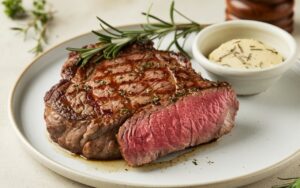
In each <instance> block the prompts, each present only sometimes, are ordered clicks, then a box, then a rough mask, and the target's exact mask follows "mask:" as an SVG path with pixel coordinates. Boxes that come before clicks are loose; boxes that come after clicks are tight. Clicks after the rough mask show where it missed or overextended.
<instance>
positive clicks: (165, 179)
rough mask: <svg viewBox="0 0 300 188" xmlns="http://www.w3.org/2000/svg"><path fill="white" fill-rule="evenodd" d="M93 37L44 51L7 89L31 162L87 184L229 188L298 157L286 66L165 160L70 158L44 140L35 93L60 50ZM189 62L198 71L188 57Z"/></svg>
mask: <svg viewBox="0 0 300 188" xmlns="http://www.w3.org/2000/svg"><path fill="white" fill-rule="evenodd" d="M128 27H129V26H127V28H128ZM131 27H133V26H131ZM125 28H126V27H125ZM167 40H169V39H167ZM95 41H96V37H95V36H94V35H93V34H90V33H89V34H84V35H81V36H79V37H76V38H73V39H71V40H68V41H66V42H64V43H62V44H60V45H58V46H56V47H54V48H53V49H51V50H49V51H47V52H46V53H44V54H43V55H41V56H40V57H38V58H37V59H36V60H34V61H33V63H32V64H31V65H29V67H27V68H26V70H25V71H24V72H23V73H22V74H21V76H20V78H19V79H18V81H17V82H16V85H15V87H14V89H13V91H12V94H11V99H10V106H9V108H10V110H9V111H10V116H11V120H12V122H13V124H14V125H15V130H16V132H17V134H18V136H19V138H20V139H21V140H22V142H23V144H25V146H26V148H27V149H28V151H30V153H31V154H33V156H34V157H35V158H36V159H37V160H39V161H40V162H41V163H43V164H44V165H46V166H47V167H49V168H50V169H52V170H54V171H55V172H57V173H59V174H61V175H63V176H65V177H68V178H70V179H73V180H75V181H78V182H81V183H84V184H87V185H91V186H100V185H101V184H102V183H103V182H106V183H114V184H123V185H132V186H148V187H174V186H177V187H178V186H196V185H198V186H207V185H212V186H214V187H230V186H239V185H245V184H247V183H250V182H253V181H256V180H259V179H262V178H264V177H267V176H269V175H271V174H273V173H275V172H276V171H278V170H280V169H282V168H283V167H285V166H286V165H287V164H288V163H291V162H292V161H293V159H295V158H296V157H297V156H298V155H299V153H300V152H298V151H299V148H300V136H299V134H300V82H299V81H300V73H299V70H298V71H293V70H290V71H288V72H287V73H286V74H285V75H284V76H283V77H282V79H281V80H280V81H279V82H278V83H276V85H274V86H273V87H272V88H270V89H269V90H267V91H266V92H264V93H262V94H259V95H255V96H250V97H239V101H240V110H239V111H238V115H237V121H236V127H235V128H234V129H233V130H232V132H231V133H230V134H228V135H225V136H224V137H222V138H221V139H219V140H218V141H217V142H214V143H211V144H206V145H202V146H200V147H198V148H197V149H195V150H194V151H190V152H188V153H186V154H184V155H183V156H181V157H178V158H175V159H173V160H172V161H171V162H161V163H156V164H154V165H149V166H146V167H141V168H130V167H128V166H126V164H125V163H124V162H123V161H113V162H101V161H99V162H95V161H94V162H93V161H86V160H83V159H81V158H80V157H75V156H72V155H70V154H69V153H67V152H66V151H64V150H62V149H60V148H59V147H57V146H56V145H55V144H53V143H52V142H50V140H49V138H48V135H47V131H46V126H45V122H44V119H43V111H44V102H43V97H44V94H45V92H46V91H47V90H48V89H49V88H50V87H51V86H52V85H53V84H55V83H57V82H58V81H59V79H60V76H59V74H60V69H61V66H62V64H63V63H64V61H65V60H66V59H67V54H68V51H67V50H65V48H66V47H80V46H83V45H85V44H88V43H94V42H95ZM187 48H188V49H189V48H190V44H188V46H187ZM193 67H194V68H195V69H196V70H197V71H203V70H200V69H201V68H200V67H199V65H198V64H197V63H195V62H193ZM204 75H205V74H204ZM165 160H166V159H165ZM195 160H196V161H197V165H195V164H194V162H193V161H195Z"/></svg>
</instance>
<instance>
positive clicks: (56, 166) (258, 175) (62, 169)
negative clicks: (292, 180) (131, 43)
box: [8, 23, 300, 187]
mask: <svg viewBox="0 0 300 188" xmlns="http://www.w3.org/2000/svg"><path fill="white" fill-rule="evenodd" d="M140 25H141V23H135V24H126V25H121V26H117V28H128V27H137V26H140ZM200 32H201V31H200ZM90 34H91V32H85V33H83V34H80V35H77V36H74V37H71V38H69V39H67V40H64V41H61V42H59V43H58V44H56V45H53V46H52V47H50V48H49V49H48V50H46V51H44V52H43V53H41V54H40V55H38V56H37V57H35V58H34V59H33V60H32V61H31V62H30V63H29V64H28V65H26V66H25V68H23V70H22V71H21V72H20V73H19V75H18V76H17V78H16V80H15V82H14V84H13V86H12V88H11V90H10V93H9V97H8V100H9V101H8V115H9V120H10V122H11V123H12V125H13V129H14V131H15V133H16V134H17V137H18V139H19V140H20V141H21V143H22V144H23V145H24V146H25V148H26V150H27V151H29V154H30V155H31V156H32V157H34V158H35V159H36V160H37V161H39V163H40V164H42V165H43V166H46V167H47V168H49V169H51V170H52V171H54V172H56V173H58V174H60V175H61V176H64V177H66V178H69V179H71V180H73V181H77V182H80V183H83V184H86V185H92V186H93V185H96V184H99V181H100V182H103V183H109V184H118V185H128V186H135V187H138V186H142V187H171V186H172V187H186V186H212V185H214V186H222V185H223V186H226V185H231V186H234V185H236V184H237V185H246V184H249V183H252V182H255V181H258V180H261V179H263V178H266V177H268V176H271V175H272V174H274V173H275V172H277V171H279V170H280V169H283V168H284V167H286V166H287V165H288V164H290V163H292V162H293V161H294V160H295V159H296V158H298V157H300V148H299V149H298V150H297V151H295V152H294V153H293V154H291V155H290V156H288V157H286V158H284V159H282V160H280V161H278V162H277V163H275V164H273V165H271V166H268V167H265V168H263V169H260V170H258V171H255V172H252V173H249V174H245V175H240V176H236V177H233V178H227V179H224V180H219V181H209V182H206V183H192V184H186V183H185V184H178V185H166V184H162V185H160V184H155V185H149V184H143V183H132V182H126V181H125V182H124V181H121V180H111V179H106V178H103V177H96V176H91V175H88V174H85V173H80V172H78V171H76V170H74V169H70V168H68V167H66V166H64V165H62V164H60V163H58V162H56V161H54V160H52V159H50V158H48V157H47V156H45V155H43V154H42V153H41V152H40V151H38V150H37V149H36V148H35V147H34V146H32V145H31V143H30V142H29V141H28V139H27V138H26V137H25V135H24V134H23V133H22V131H21V130H20V129H19V127H21V126H19V125H18V123H17V121H16V118H15V113H14V108H13V100H14V98H15V94H16V90H17V88H18V86H19V83H20V81H21V79H22V78H23V77H24V75H25V74H26V73H27V72H28V70H29V69H30V68H31V67H32V66H34V65H35V64H36V63H37V62H38V60H39V59H40V58H41V57H43V56H45V55H46V54H48V53H50V52H52V51H53V50H55V49H56V48H58V47H59V46H62V45H64V44H65V43H67V42H70V41H72V40H75V39H78V38H81V37H84V36H86V35H90ZM74 178H76V179H74ZM91 179H92V180H93V182H90V180H91ZM96 182H98V183H96ZM238 182H240V183H238ZM241 182H244V183H242V184H241ZM245 182H246V183H245Z"/></svg>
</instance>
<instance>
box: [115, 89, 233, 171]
mask: <svg viewBox="0 0 300 188" xmlns="http://www.w3.org/2000/svg"><path fill="white" fill-rule="evenodd" d="M237 109H238V102H237V100H236V95H235V93H234V92H233V91H232V89H230V88H229V87H228V86H226V85H225V86H222V85H221V86H219V87H218V88H210V89H206V90H202V91H200V92H194V93H192V94H190V95H187V96H184V97H182V98H181V99H180V100H178V101H177V102H176V103H174V104H171V105H168V106H166V107H165V106H152V107H149V108H148V109H144V110H142V111H140V112H139V113H136V114H134V115H133V117H131V118H130V119H128V120H127V121H126V122H125V123H124V124H123V126H121V128H120V130H119V133H118V143H119V144H120V149H121V153H122V156H123V157H124V159H125V160H126V161H127V162H128V164H129V165H131V166H139V165H143V164H146V163H149V162H151V161H154V160H156V159H157V158H159V157H162V156H164V155H166V154H169V153H172V152H174V151H178V150H182V149H185V148H188V147H192V146H196V145H199V144H202V143H207V142H210V141H212V140H215V139H218V138H219V137H220V136H222V135H224V134H226V133H228V132H229V131H230V130H231V128H232V127H233V125H234V122H233V121H234V118H235V115H236V111H237Z"/></svg>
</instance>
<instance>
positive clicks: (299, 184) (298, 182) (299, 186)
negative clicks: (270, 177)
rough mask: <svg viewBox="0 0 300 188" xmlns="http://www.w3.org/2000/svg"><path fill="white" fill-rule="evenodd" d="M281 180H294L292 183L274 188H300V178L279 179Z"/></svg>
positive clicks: (274, 187) (273, 187)
mask: <svg viewBox="0 0 300 188" xmlns="http://www.w3.org/2000/svg"><path fill="white" fill-rule="evenodd" d="M278 179H280V180H292V181H291V182H288V183H285V184H281V185H274V186H272V188H300V177H294V178H278Z"/></svg>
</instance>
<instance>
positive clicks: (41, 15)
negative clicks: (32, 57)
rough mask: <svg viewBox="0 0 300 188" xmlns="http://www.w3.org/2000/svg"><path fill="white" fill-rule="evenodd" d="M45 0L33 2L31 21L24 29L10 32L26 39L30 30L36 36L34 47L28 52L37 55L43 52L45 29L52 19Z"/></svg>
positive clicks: (51, 12) (18, 28)
mask: <svg viewBox="0 0 300 188" xmlns="http://www.w3.org/2000/svg"><path fill="white" fill-rule="evenodd" d="M46 5H47V3H46V0H34V1H33V10H31V11H30V14H31V19H30V20H29V21H28V23H27V25H26V26H24V27H13V28H11V29H12V30H15V31H18V32H21V33H23V34H24V38H25V39H26V37H27V34H28V32H29V31H30V30H33V31H34V32H35V34H36V36H37V37H36V38H35V40H36V45H35V47H34V48H32V49H31V50H30V51H31V52H33V53H34V54H36V55H38V54H39V53H41V52H43V46H44V45H45V44H46V43H47V35H46V33H47V29H48V25H49V23H50V21H51V20H52V19H53V13H54V12H53V11H51V10H48V9H47V7H46Z"/></svg>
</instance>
